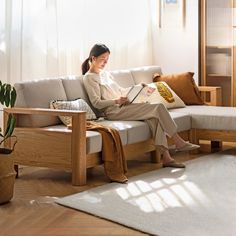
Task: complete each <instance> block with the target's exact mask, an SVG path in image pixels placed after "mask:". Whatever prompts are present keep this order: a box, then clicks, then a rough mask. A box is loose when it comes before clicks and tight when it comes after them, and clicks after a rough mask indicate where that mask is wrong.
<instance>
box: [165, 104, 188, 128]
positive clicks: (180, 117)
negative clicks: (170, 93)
mask: <svg viewBox="0 0 236 236" xmlns="http://www.w3.org/2000/svg"><path fill="white" fill-rule="evenodd" d="M181 109H182V108H181ZM171 110H172V109H170V110H169V112H170V116H171V117H172V119H173V120H174V121H175V123H176V125H177V127H178V129H177V132H181V131H186V130H190V129H191V117H190V116H189V115H188V114H184V113H180V112H172V111H171Z"/></svg>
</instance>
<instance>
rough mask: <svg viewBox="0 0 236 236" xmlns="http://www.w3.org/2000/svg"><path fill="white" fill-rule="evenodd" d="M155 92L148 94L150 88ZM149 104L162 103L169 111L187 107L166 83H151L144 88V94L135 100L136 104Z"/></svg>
mask: <svg viewBox="0 0 236 236" xmlns="http://www.w3.org/2000/svg"><path fill="white" fill-rule="evenodd" d="M150 87H151V88H154V89H155V90H154V92H151V93H148V91H149V88H150ZM141 102H148V103H151V104H159V103H162V104H163V105H164V106H165V107H166V108H167V109H170V108H177V107H185V104H184V102H183V101H182V100H181V98H180V97H178V95H177V94H176V93H175V92H174V91H173V90H172V89H171V88H170V87H169V86H168V84H167V83H165V82H156V83H150V84H148V86H146V87H145V88H144V92H143V93H142V92H141V94H140V95H139V96H138V97H137V99H135V100H134V103H141Z"/></svg>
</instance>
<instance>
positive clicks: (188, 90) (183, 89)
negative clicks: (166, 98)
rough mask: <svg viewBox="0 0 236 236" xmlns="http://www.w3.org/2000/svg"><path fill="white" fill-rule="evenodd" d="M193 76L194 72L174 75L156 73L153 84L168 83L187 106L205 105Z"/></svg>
mask: <svg viewBox="0 0 236 236" xmlns="http://www.w3.org/2000/svg"><path fill="white" fill-rule="evenodd" d="M193 75H194V73H193V72H186V73H181V74H172V75H160V74H158V73H156V74H154V76H153V82H159V81H164V82H166V83H167V84H168V85H169V86H170V87H171V89H173V90H174V92H175V93H176V94H177V95H178V96H179V97H180V98H181V99H182V100H183V101H184V103H185V104H186V105H203V104H204V102H203V100H202V98H201V97H200V92H199V90H198V87H197V85H196V83H195V81H194V79H193Z"/></svg>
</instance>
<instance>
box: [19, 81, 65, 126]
mask: <svg viewBox="0 0 236 236" xmlns="http://www.w3.org/2000/svg"><path fill="white" fill-rule="evenodd" d="M14 86H15V88H16V92H17V100H16V107H28V108H49V107H50V101H51V100H57V99H61V100H66V94H65V90H64V87H63V85H62V81H61V79H42V80H34V81H26V82H20V83H16V84H15V85H14ZM18 122H19V123H18V124H19V126H25V127H44V126H50V125H55V124H58V123H61V121H60V120H59V118H58V117H56V116H38V115H21V116H20V117H19V119H18Z"/></svg>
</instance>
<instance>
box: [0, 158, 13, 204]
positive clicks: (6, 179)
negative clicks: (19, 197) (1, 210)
mask: <svg viewBox="0 0 236 236" xmlns="http://www.w3.org/2000/svg"><path fill="white" fill-rule="evenodd" d="M15 176H16V172H15V170H14V160H13V158H12V157H11V155H3V154H0V204H3V203H6V202H9V201H10V200H11V199H12V197H13V192H14V183H15Z"/></svg>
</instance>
